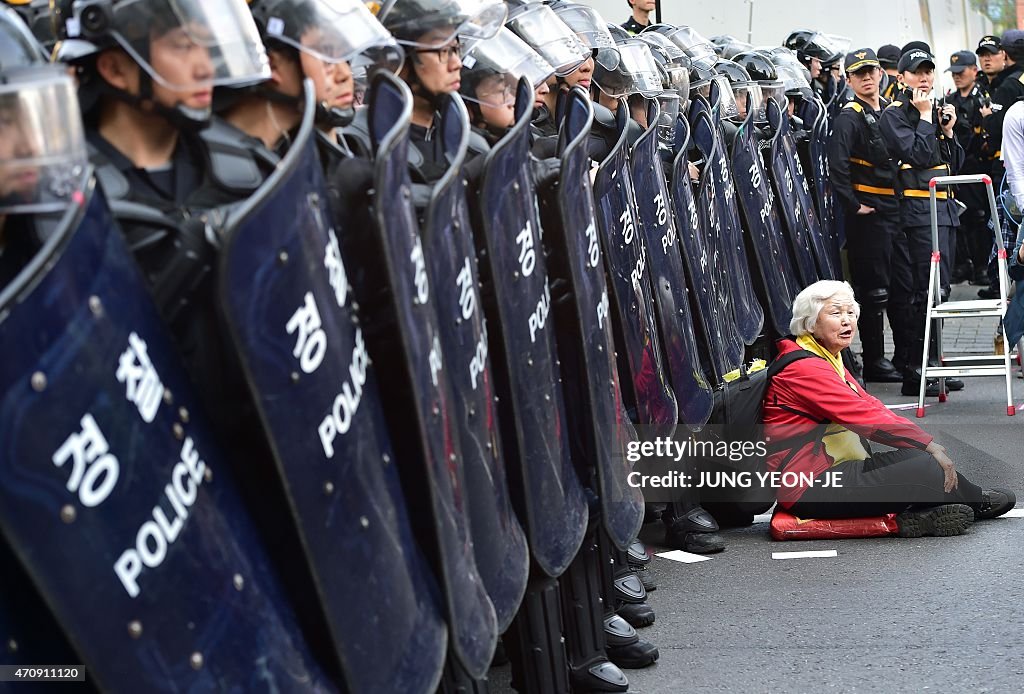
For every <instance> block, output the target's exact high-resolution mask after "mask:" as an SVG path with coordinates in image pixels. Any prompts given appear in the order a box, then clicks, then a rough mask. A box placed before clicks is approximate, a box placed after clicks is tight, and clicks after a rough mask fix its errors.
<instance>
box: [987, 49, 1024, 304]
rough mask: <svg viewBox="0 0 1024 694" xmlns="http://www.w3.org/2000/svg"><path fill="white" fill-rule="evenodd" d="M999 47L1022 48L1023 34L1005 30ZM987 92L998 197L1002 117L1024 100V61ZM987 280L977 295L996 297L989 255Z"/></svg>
mask: <svg viewBox="0 0 1024 694" xmlns="http://www.w3.org/2000/svg"><path fill="white" fill-rule="evenodd" d="M1000 45H1001V46H1002V48H1003V49H1004V50H1005V49H1007V48H1014V49H1020V48H1022V47H1024V31H1021V30H1019V29H1011V30H1010V31H1007V32H1006V33H1005V34H1003V37H1002V40H1001V42H1000ZM989 93H990V94H991V95H992V114H991V115H989V116H987V117H986V118H985V119H984V121H983V127H984V129H985V131H986V132H987V133H988V142H987V146H986V147H985V149H984V151H983V154H984V155H986V156H987V157H988V160H989V163H990V174H991V176H992V186H993V187H994V188H995V192H996V194H997V195H998V193H999V187H1000V184H1001V183H1002V180H1003V162H1002V147H1001V145H1002V142H1003V118H1004V117H1005V115H1006V111H1007V109H1009V108H1010V106H1012V105H1013V104H1014V103H1015V102H1017V101H1019V100H1021V99H1024V62H1020V63H1014V64H1013V65H1007V66H1006V68H1004V69H1003V71H1002V72H1000V73H999V74H998V75H996V76H995V77H994V78H993V79H992V85H991V88H990V90H989ZM997 212H998V214H999V215H1000V217H1001V216H1002V210H997ZM1000 228H1001V229H1003V230H1004V232H1005V230H1006V229H1007V225H1006V224H1005V223H1004V222H1002V220H1000ZM1004 241H1005V239H1004ZM1010 242H1011V243H1012V239H1010ZM990 248H991V246H990ZM988 280H989V287H988V290H987V292H986V290H984V289H982V290H981V291H980V292H979V295H981V296H984V297H986V298H992V297H993V296H998V284H997V277H996V261H995V257H994V256H991V259H990V262H989V267H988Z"/></svg>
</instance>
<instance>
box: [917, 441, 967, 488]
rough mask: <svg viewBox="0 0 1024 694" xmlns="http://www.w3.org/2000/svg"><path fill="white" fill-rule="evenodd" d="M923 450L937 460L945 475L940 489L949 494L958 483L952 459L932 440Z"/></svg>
mask: <svg viewBox="0 0 1024 694" xmlns="http://www.w3.org/2000/svg"><path fill="white" fill-rule="evenodd" d="M925 451H927V452H928V453H931V454H932V457H933V458H935V462H937V463H938V464H939V467H941V468H942V472H943V473H944V474H945V476H946V480H945V483H944V484H943V485H942V489H943V490H944V491H945V492H946V493H947V494H949V493H950V492H951V491H953V490H954V489H956V487H957V484H958V483H959V480H958V479H957V476H956V468H954V467H953V461H952V460H950V459H949V456H948V455H946V449H945V448H943V447H942V446H940V445H939V444H937V443H935V442H934V441H932V442H931V443H929V444H928V447H927V448H925Z"/></svg>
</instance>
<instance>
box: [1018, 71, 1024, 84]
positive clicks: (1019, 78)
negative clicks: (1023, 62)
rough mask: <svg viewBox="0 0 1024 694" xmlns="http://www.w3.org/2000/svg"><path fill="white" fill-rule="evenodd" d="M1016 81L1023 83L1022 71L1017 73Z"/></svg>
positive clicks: (1023, 75)
mask: <svg viewBox="0 0 1024 694" xmlns="http://www.w3.org/2000/svg"><path fill="white" fill-rule="evenodd" d="M1017 81H1018V82H1020V83H1021V84H1024V72H1022V73H1020V74H1019V75H1017Z"/></svg>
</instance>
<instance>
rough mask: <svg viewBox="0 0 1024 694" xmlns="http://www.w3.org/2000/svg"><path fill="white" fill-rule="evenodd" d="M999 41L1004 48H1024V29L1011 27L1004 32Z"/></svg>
mask: <svg viewBox="0 0 1024 694" xmlns="http://www.w3.org/2000/svg"><path fill="white" fill-rule="evenodd" d="M999 43H1000V45H1001V46H1002V47H1003V49H1004V50H1005V49H1007V48H1024V31H1021V30H1020V29H1009V30H1007V31H1005V32H1004V33H1003V38H1002V40H1001V41H1000V42H999Z"/></svg>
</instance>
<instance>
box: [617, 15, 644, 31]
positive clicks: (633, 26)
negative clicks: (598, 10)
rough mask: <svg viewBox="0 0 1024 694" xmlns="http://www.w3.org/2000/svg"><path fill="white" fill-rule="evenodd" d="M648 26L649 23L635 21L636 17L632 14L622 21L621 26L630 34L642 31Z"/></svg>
mask: <svg viewBox="0 0 1024 694" xmlns="http://www.w3.org/2000/svg"><path fill="white" fill-rule="evenodd" d="M649 26H650V24H641V23H640V22H638V21H636V18H634V17H632V16H631V17H630V18H629V19H627V20H626V21H625V22H623V23H622V28H623V29H625V30H626V31H628V32H629V33H631V34H639V33H640V32H641V31H643V30H644V29H646V28H647V27H649Z"/></svg>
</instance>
